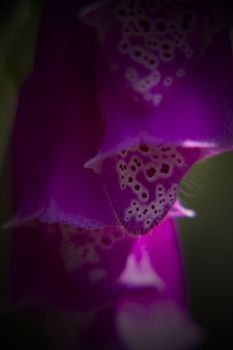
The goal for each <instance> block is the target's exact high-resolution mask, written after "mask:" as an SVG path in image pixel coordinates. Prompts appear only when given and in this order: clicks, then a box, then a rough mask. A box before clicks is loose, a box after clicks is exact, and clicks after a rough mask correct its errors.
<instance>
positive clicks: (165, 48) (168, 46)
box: [162, 43, 171, 50]
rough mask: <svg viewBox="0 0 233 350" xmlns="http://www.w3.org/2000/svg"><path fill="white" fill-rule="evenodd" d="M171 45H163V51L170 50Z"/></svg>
mask: <svg viewBox="0 0 233 350" xmlns="http://www.w3.org/2000/svg"><path fill="white" fill-rule="evenodd" d="M170 48H171V47H170V45H169V44H168V43H165V44H163V45H162V49H164V50H170Z"/></svg>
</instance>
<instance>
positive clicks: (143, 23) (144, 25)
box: [139, 19, 150, 33]
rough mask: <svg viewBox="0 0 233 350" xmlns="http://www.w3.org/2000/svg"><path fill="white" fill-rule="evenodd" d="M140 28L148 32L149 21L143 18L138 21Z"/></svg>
mask: <svg viewBox="0 0 233 350" xmlns="http://www.w3.org/2000/svg"><path fill="white" fill-rule="evenodd" d="M139 24H140V26H141V28H142V29H143V30H144V32H146V33H148V32H150V22H148V21H147V20H146V19H143V20H141V21H140V22H139Z"/></svg>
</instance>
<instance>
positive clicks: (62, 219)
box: [11, 2, 233, 234]
mask: <svg viewBox="0 0 233 350" xmlns="http://www.w3.org/2000/svg"><path fill="white" fill-rule="evenodd" d="M125 3H126V2H125ZM114 6H115V5H111V4H110V5H108V4H107V5H106V6H104V7H103V9H102V8H101V7H100V8H98V9H96V11H94V14H93V16H94V17H95V20H99V18H100V17H101V19H103V20H102V21H101V24H102V25H103V28H102V27H99V26H98V23H97V31H96V32H95V31H94V30H93V29H92V28H88V27H87V26H86V25H83V24H82V23H81V22H80V21H79V20H78V19H77V13H78V10H79V6H78V5H75V4H73V3H72V4H71V3H70V4H69V5H67V3H65V2H64V3H63V2H59V4H56V8H55V9H54V3H53V2H51V4H50V2H49V3H48V5H47V7H46V8H45V13H44V18H43V21H42V26H41V29H40V33H39V41H38V47H37V54H36V61H35V69H34V72H33V75H32V77H31V78H30V79H29V81H28V82H26V83H25V85H24V87H23V89H22V92H21V96H20V101H19V106H18V111H17V115H16V123H15V127H14V134H13V167H12V168H13V176H14V177H13V197H14V198H13V203H14V214H15V217H14V219H13V220H12V222H11V224H14V225H18V224H22V223H24V222H25V221H27V220H31V219H33V218H38V219H40V220H41V221H42V222H49V223H56V222H58V223H63V224H69V225H74V226H76V227H82V228H85V229H86V228H87V229H93V228H101V229H103V228H104V227H106V226H109V225H111V226H114V225H119V224H120V225H123V226H124V227H125V228H126V229H127V230H128V231H129V232H130V233H133V234H138V233H140V234H143V233H145V232H148V231H149V230H150V229H151V228H152V227H153V225H155V224H158V223H159V222H160V221H161V220H162V219H163V218H164V217H165V216H166V215H170V214H169V212H170V210H171V209H172V208H173V203H174V201H175V199H176V198H175V197H176V192H177V189H178V186H179V183H180V181H181V180H182V178H183V176H184V175H185V173H186V172H187V171H188V170H189V168H190V167H191V166H192V165H193V164H194V163H195V162H197V161H198V160H201V159H203V158H205V157H207V156H208V155H213V154H215V153H217V152H221V151H224V150H226V148H229V147H230V145H231V144H232V128H231V122H232V103H233V99H232V98H231V96H232V93H233V89H232V74H231V73H232V67H231V66H232V63H231V51H230V40H229V36H228V34H227V33H226V32H222V33H219V34H217V35H216V36H215V37H214V38H213V40H212V42H211V43H209V39H210V38H211V35H212V34H211V33H210V32H209V31H208V28H207V29H206V28H205V24H204V17H203V16H204V14H203V15H202V13H201V12H200V10H199V9H198V8H196V7H195V6H194V5H184V6H188V7H187V8H186V7H184V8H183V10H179V11H181V12H179V11H178V12H177V13H178V17H179V16H181V17H182V16H185V13H186V15H187V13H189V14H191V17H190V16H189V17H190V18H193V19H194V18H196V20H195V21H194V22H193V24H190V25H191V27H192V28H190V31H187V33H186V34H185V38H186V39H187V40H188V42H189V44H190V45H191V46H192V47H193V56H192V55H191V56H192V57H188V56H189V55H188V56H187V55H186V54H185V52H183V51H182V49H179V48H178V47H177V48H176V49H175V51H174V50H173V51H174V52H175V53H176V54H175V56H174V59H173V60H171V61H168V62H165V61H162V60H161V62H160V63H161V64H160V65H159V67H160V68H161V72H160V75H161V74H162V76H163V77H165V73H166V71H169V72H170V73H169V74H173V75H174V74H175V72H176V70H177V69H178V68H177V67H178V66H177V65H179V62H180V64H181V65H182V67H183V65H184V67H186V68H185V69H187V72H188V73H187V75H186V76H184V77H183V78H182V79H181V78H179V74H178V77H176V78H174V83H172V84H171V85H170V86H164V85H163V83H162V80H161V81H160V82H159V84H158V85H155V86H154V87H153V89H155V90H153V93H154V94H155V95H156V94H157V93H158V92H156V91H157V89H160V87H161V89H162V90H161V91H163V92H162V94H163V95H164V98H163V100H162V101H161V104H159V105H158V106H155V105H154V104H153V103H151V101H150V100H148V101H147V100H145V99H144V97H143V96H141V95H140V93H139V92H140V91H139V92H138V91H135V90H134V89H132V86H131V85H129V81H128V80H127V77H126V76H125V70H126V69H127V66H128V65H129V64H130V65H133V67H134V68H135V67H136V68H137V69H138V71H140V75H143V76H144V74H146V71H147V70H148V71H150V72H151V74H152V73H153V74H154V73H155V72H157V71H158V70H157V68H153V69H152V68H148V67H144V65H142V64H141V63H140V62H136V61H135V60H134V59H132V57H131V56H129V55H126V54H123V53H122V52H121V51H119V50H117V47H118V46H117V45H115V44H116V40H119V35H120V34H121V29H122V28H121V27H122V21H121V20H120V19H119V16H118V17H116V18H115V17H114V16H115V13H114ZM161 6H162V5H161ZM182 6H183V5H182ZM190 6H194V8H190ZM144 10H145V11H146V12H145V13H147V15H148V16H149V19H150V20H151V18H152V17H153V16H154V15H149V14H148V9H144ZM144 10H143V11H144ZM99 11H100V12H99ZM156 11H157V10H156ZM159 11H160V12H159V13H160V15H161V19H163V20H164V21H162V22H163V24H164V25H165V26H166V25H168V24H169V25H171V24H172V23H170V20H171V19H170V17H169V16H168V12H167V11H168V10H166V9H165V8H163V9H161V10H159ZM155 13H157V12H155ZM179 13H180V14H179ZM100 15H101V16H100ZM160 15H159V16H160ZM151 16H152V17H151ZM91 18H92V15H89V19H90V20H91ZM106 18H108V21H107V22H106ZM127 18H128V19H127V21H128V20H129V17H127ZM130 18H131V17H130ZM140 18H141V17H140ZM143 18H144V17H143ZM159 18H160V17H159ZM182 18H183V17H182ZM133 19H135V20H137V21H138V17H137V16H136V17H135V18H134V16H133V18H132V20H133ZM144 19H145V18H144ZM147 20H148V19H147ZM177 21H178V22H176V25H177V26H179V25H181V22H179V20H177ZM97 22H98V21H97ZM99 22H100V21H99ZM105 22H106V23H105ZM162 22H161V23H162ZM171 22H172V20H171ZM191 22H192V21H191ZM191 22H190V23H191ZM195 23H196V24H195ZM138 24H139V23H138ZM95 26H96V24H95ZM141 30H143V28H141ZM99 32H101V33H102V34H103V36H104V37H103V38H102V37H101V38H99V39H98V40H97V37H96V34H98V35H100V33H99ZM178 32H179V31H178ZM48 33H49V35H48ZM140 33H141V34H140V35H139V38H138V40H139V41H140V43H141V44H140V45H144V44H145V42H146V40H147V35H146V36H145V35H144V34H145V33H144V34H143V35H142V32H140ZM173 34H174V30H173V29H172V30H171V31H170V32H169V33H167V34H166V35H168V37H169V38H170V39H169V40H170V41H171V38H173ZM202 34H203V35H202ZM161 35H162V34H161ZM164 35H165V34H164ZM166 35H165V36H166ZM162 36H163V35H162ZM130 38H131V37H130ZM201 38H203V40H202V39H201ZM173 39H174V38H173ZM186 39H185V40H186ZM220 44H221V52H220V50H219V45H220ZM174 45H175V44H174ZM201 48H202V49H203V48H205V52H204V53H203V52H201V51H200V50H201ZM170 49H171V47H170ZM173 49H174V47H173ZM151 50H152V49H151ZM151 52H154V51H153V50H152V51H151ZM186 53H187V52H186ZM153 55H154V53H153ZM158 57H160V56H158ZM115 61H116V62H115ZM114 62H115V63H117V65H118V69H117V70H116V71H114V70H113V71H112V70H111V68H113V66H112V65H111V64H112V63H114ZM169 67H170V68H169ZM219 67H221V69H219ZM136 68H135V69H136ZM160 68H159V69H160ZM166 74H167V73H166ZM165 78H166V77H165ZM127 81H128V83H127ZM216 81H218V84H216ZM127 84H128V85H127ZM165 85H166V84H165ZM135 96H136V98H137V99H138V102H137V101H135ZM228 129H229V130H228ZM29 145H30V146H29ZM143 146H146V147H149V149H150V153H153V152H154V155H156V154H157V153H159V152H160V150H161V149H162V147H164V148H166V147H172V149H173V150H174V151H175V153H176V154H179V155H180V156H181V158H182V159H183V161H184V166H182V164H181V165H180V166H179V165H178V164H175V163H174V162H173V160H172V159H170V158H169V159H168V158H167V159H166V155H165V154H164V155H163V157H160V159H159V161H158V160H156V159H153V161H152V159H151V158H150V157H148V156H147V155H143V154H142V152H141V151H140V147H143ZM124 151H126V153H127V156H126V157H125V155H124V154H123V152H124ZM133 156H136V157H137V158H139V157H140V160H141V161H142V166H141V170H140V171H136V173H137V174H136V175H135V176H134V177H133V182H132V183H129V182H127V181H129V178H131V177H132V176H131V175H132V174H131V172H130V169H129V166H130V162H131V158H130V157H133ZM165 159H166V161H165ZM175 159H176V158H175ZM162 160H163V162H162ZM120 163H124V165H125V163H127V164H126V166H127V169H126V170H127V171H125V170H124V171H122V172H121V169H120V168H119V166H120ZM163 164H164V165H163ZM84 165H85V166H84ZM168 167H169V170H168V173H167V174H166V173H165V172H166V169H167V168H168ZM88 168H91V169H88ZM151 169H152V170H151ZM153 169H154V170H153ZM93 170H94V171H95V172H100V173H101V171H102V173H101V174H100V176H98V175H97V174H95V173H93ZM155 170H156V171H157V173H159V176H157V175H156V176H155V175H153V174H152V173H151V171H155ZM164 171H165V172H164ZM147 172H148V173H150V174H152V175H151V177H150V178H148V176H147V175H146V174H147ZM121 176H123V177H124V179H123V181H122V180H121V178H120V177H121ZM152 180H153V181H152ZM130 181H131V180H130ZM132 184H133V185H134V187H132ZM129 185H130V186H129ZM138 185H139V186H140V187H139V189H137V188H138ZM159 186H161V194H162V196H163V198H162V200H164V201H165V202H164V203H163V206H162V208H161V206H160V207H159V208H158V212H159V213H155V212H154V213H152V214H153V215H149V214H148V212H146V215H145V214H143V215H142V217H139V215H141V213H138V214H137V215H135V213H134V215H133V216H132V215H131V214H132V213H129V214H130V215H128V214H127V213H128V212H129V211H131V206H132V205H133V203H134V201H135V200H136V205H137V202H138V201H140V203H139V204H140V205H139V211H142V212H144V211H145V210H148V208H149V206H150V205H153V202H156V206H159V204H160V203H158V198H159V197H158V196H159V193H157V192H159V191H160V187H159ZM122 187H125V188H122ZM144 190H145V191H144ZM156 191H157V192H156ZM162 192H163V193H162ZM143 196H147V197H143ZM169 196H170V197H169ZM169 198H170V199H169ZM150 210H153V208H152V209H151V208H150ZM156 210H157V208H154V211H156ZM173 213H174V211H173Z"/></svg>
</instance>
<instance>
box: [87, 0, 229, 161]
mask: <svg viewBox="0 0 233 350" xmlns="http://www.w3.org/2000/svg"><path fill="white" fill-rule="evenodd" d="M149 4H150V3H149V2H145V3H143V6H141V3H140V2H139V1H135V2H133V4H131V2H130V1H122V2H120V3H119V2H112V5H109V6H107V7H106V6H104V7H103V8H101V9H99V10H97V11H96V12H95V13H94V14H93V18H92V20H91V17H92V16H91V15H90V16H89V17H88V21H87V22H88V23H87V24H90V25H91V26H93V27H94V28H95V30H96V34H97V36H98V39H99V46H98V45H96V47H95V48H94V49H95V52H94V53H93V55H95V56H96V77H97V81H96V86H97V91H98V102H99V106H100V109H101V113H102V115H103V117H104V119H105V124H106V130H105V135H104V142H103V144H102V147H101V148H100V150H99V154H98V155H97V157H96V158H94V159H92V160H91V161H90V162H89V165H90V164H91V163H93V162H94V160H97V159H98V158H99V159H100V158H102V157H103V156H104V155H109V154H110V153H111V152H112V153H113V152H117V151H119V150H121V149H126V148H130V147H131V146H133V145H135V144H140V143H146V144H147V143H151V144H161V143H165V144H179V145H185V144H186V145H191V144H192V145H194V146H195V145H196V146H200V147H207V146H208V147H214V146H215V147H216V146H220V145H222V146H223V145H229V144H232V141H233V132H232V124H233V123H232V120H233V118H232V115H233V114H232V110H233V100H232V94H233V79H232V53H231V43H230V37H229V33H228V32H227V31H223V32H220V33H218V34H215V35H213V33H212V32H211V30H210V28H211V18H210V17H209V14H208V9H205V7H203V4H201V6H200V5H198V4H197V3H196V2H195V1H191V2H176V3H174V6H173V7H174V8H173V10H171V9H169V4H168V3H166V2H163V1H161V2H158V3H157V7H158V8H157V7H156V8H155V9H154V11H152V9H149V8H147V7H148V6H150V5H149ZM171 7H172V6H171ZM171 12H172V14H171ZM185 18H186V19H185ZM187 18H189V19H187ZM84 22H85V18H84ZM184 23H186V24H187V26H188V28H186V29H185V28H183V24H184ZM156 45H157V46H156ZM219 47H221V50H219ZM166 57H167V58H166ZM219 67H221V69H219ZM181 73H182V74H181ZM216 82H218V83H216ZM227 129H230V130H227Z"/></svg>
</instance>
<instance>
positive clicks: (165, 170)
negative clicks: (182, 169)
mask: <svg viewBox="0 0 233 350" xmlns="http://www.w3.org/2000/svg"><path fill="white" fill-rule="evenodd" d="M169 169H170V167H169V164H166V163H162V166H161V169H160V172H161V173H163V174H167V173H168V172H169Z"/></svg>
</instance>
